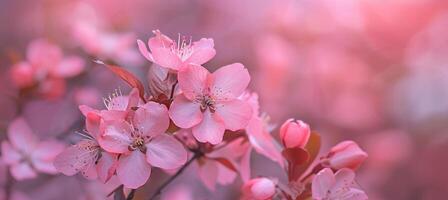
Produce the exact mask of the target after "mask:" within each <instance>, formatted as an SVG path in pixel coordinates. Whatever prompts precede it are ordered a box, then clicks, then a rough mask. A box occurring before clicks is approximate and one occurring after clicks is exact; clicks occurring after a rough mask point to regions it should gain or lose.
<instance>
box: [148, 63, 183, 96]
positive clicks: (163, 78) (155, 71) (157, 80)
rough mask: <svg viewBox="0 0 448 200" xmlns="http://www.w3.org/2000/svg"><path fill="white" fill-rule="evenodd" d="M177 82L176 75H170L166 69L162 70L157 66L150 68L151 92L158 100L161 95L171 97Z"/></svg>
mask: <svg viewBox="0 0 448 200" xmlns="http://www.w3.org/2000/svg"><path fill="white" fill-rule="evenodd" d="M176 80H177V79H176V75H175V74H172V73H170V72H169V70H168V69H166V68H162V67H160V66H158V65H155V64H154V65H152V66H151V67H150V68H149V71H148V82H149V91H150V93H151V95H152V96H154V97H156V98H157V97H158V96H159V95H161V94H163V95H165V96H166V97H169V96H170V95H171V90H172V89H173V85H174V84H175V83H176Z"/></svg>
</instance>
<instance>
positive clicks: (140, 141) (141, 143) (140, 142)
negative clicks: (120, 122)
mask: <svg viewBox="0 0 448 200" xmlns="http://www.w3.org/2000/svg"><path fill="white" fill-rule="evenodd" d="M145 144H146V141H145V139H144V138H143V137H136V138H134V141H133V142H132V144H130V145H129V147H128V149H129V151H135V150H140V151H141V152H142V153H145V152H146V146H145Z"/></svg>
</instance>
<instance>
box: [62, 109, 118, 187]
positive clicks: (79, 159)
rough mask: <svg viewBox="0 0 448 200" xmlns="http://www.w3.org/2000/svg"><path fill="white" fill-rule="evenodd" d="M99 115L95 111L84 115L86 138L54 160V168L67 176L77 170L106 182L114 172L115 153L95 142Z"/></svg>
mask: <svg viewBox="0 0 448 200" xmlns="http://www.w3.org/2000/svg"><path fill="white" fill-rule="evenodd" d="M100 128H101V117H100V116H99V115H97V114H96V113H95V112H89V113H87V115H86V129H87V134H88V135H85V137H86V139H83V140H81V141H79V142H78V143H77V144H75V145H73V146H71V147H68V148H67V149H65V150H64V151H63V152H62V153H60V154H59V155H58V156H57V157H56V158H55V161H54V166H55V168H56V169H57V170H58V171H59V172H61V173H63V174H64V175H67V176H73V175H75V174H77V173H79V172H81V173H82V175H83V176H84V177H86V178H87V179H96V178H99V179H100V180H101V181H103V182H107V181H108V180H109V179H110V178H111V177H112V175H113V174H114V173H115V168H116V164H117V156H118V155H117V154H112V153H108V152H105V151H104V150H102V149H101V148H100V146H99V144H98V142H97V139H98V137H99V135H100V133H101V131H102V130H101V129H100Z"/></svg>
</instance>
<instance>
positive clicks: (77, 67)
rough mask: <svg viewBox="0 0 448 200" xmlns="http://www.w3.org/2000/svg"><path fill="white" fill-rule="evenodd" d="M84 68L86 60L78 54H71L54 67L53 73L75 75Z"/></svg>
mask: <svg viewBox="0 0 448 200" xmlns="http://www.w3.org/2000/svg"><path fill="white" fill-rule="evenodd" d="M83 70H84V61H83V60H82V59H81V58H80V57H77V56H70V57H67V58H64V59H63V60H61V62H60V63H59V65H57V66H56V67H55V68H52V70H51V74H52V75H53V76H56V77H74V76H77V75H79V74H80V73H81V72H82V71H83Z"/></svg>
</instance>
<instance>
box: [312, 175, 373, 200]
mask: <svg viewBox="0 0 448 200" xmlns="http://www.w3.org/2000/svg"><path fill="white" fill-rule="evenodd" d="M354 179H355V173H354V172H353V171H352V170H350V169H346V168H344V169H340V170H339V171H337V172H336V174H334V173H333V171H332V170H331V169H330V168H325V169H323V170H321V171H320V172H319V173H317V175H316V176H315V177H314V179H313V182H312V196H313V199H314V200H366V199H368V197H367V195H366V194H365V193H364V191H362V190H360V189H357V188H355V187H353V185H354Z"/></svg>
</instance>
